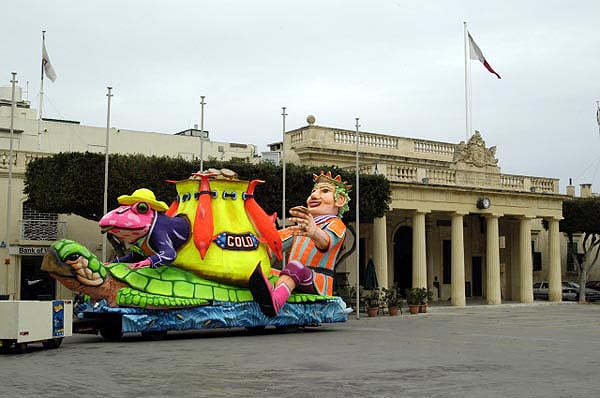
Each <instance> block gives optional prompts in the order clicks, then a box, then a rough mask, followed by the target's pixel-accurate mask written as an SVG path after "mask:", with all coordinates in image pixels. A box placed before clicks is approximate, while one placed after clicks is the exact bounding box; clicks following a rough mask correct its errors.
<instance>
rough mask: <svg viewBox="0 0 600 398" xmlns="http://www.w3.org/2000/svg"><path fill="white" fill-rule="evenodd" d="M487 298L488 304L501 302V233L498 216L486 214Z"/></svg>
mask: <svg viewBox="0 0 600 398" xmlns="http://www.w3.org/2000/svg"><path fill="white" fill-rule="evenodd" d="M486 232H487V233H486V250H485V252H486V255H485V262H486V271H487V272H486V285H485V287H486V298H487V303H488V304H500V303H501V302H502V298H501V294H500V234H499V232H498V216H496V215H493V214H490V215H488V216H486Z"/></svg>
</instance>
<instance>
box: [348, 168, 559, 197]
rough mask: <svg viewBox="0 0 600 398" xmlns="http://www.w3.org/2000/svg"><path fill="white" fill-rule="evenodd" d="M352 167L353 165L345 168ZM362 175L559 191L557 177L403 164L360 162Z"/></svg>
mask: <svg viewBox="0 0 600 398" xmlns="http://www.w3.org/2000/svg"><path fill="white" fill-rule="evenodd" d="M347 169H348V170H353V169H354V168H353V167H348V168H347ZM360 172H361V173H362V174H383V175H385V177H386V178H387V179H388V180H390V181H392V182H404V183H420V184H432V185H447V186H463V187H475V188H485V189H498V190H505V191H515V192H535V193H559V180H558V179H554V178H542V177H528V176H518V175H510V174H499V173H483V172H470V171H465V170H454V169H447V168H442V167H439V168H435V167H418V166H414V165H402V164H384V163H378V164H362V165H361V166H360Z"/></svg>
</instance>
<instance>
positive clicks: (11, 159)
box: [4, 72, 17, 294]
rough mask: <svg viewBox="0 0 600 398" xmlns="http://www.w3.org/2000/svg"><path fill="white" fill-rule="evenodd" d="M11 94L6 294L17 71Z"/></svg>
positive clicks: (14, 75) (13, 74) (14, 73)
mask: <svg viewBox="0 0 600 398" xmlns="http://www.w3.org/2000/svg"><path fill="white" fill-rule="evenodd" d="M11 74H12V80H11V83H12V94H11V105H10V139H9V140H10V144H9V150H8V187H7V190H6V192H7V193H6V196H7V198H6V237H5V239H6V257H5V258H4V264H5V265H6V294H9V292H8V277H9V275H8V274H9V268H8V267H9V266H10V207H11V195H12V165H13V133H14V123H15V108H16V107H17V103H16V102H15V84H17V73H16V72H12V73H11Z"/></svg>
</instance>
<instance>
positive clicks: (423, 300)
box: [418, 287, 433, 313]
mask: <svg viewBox="0 0 600 398" xmlns="http://www.w3.org/2000/svg"><path fill="white" fill-rule="evenodd" d="M418 289H419V293H418V295H419V312H423V313H425V312H427V303H428V302H429V301H430V300H431V299H432V298H433V292H432V291H430V290H427V288H426V287H421V288H418Z"/></svg>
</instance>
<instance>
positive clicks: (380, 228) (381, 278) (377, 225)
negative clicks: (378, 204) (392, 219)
mask: <svg viewBox="0 0 600 398" xmlns="http://www.w3.org/2000/svg"><path fill="white" fill-rule="evenodd" d="M373 262H374V263H375V272H376V273H377V282H379V287H380V288H382V287H389V286H388V262H387V234H386V216H385V215H383V217H377V218H375V219H374V220H373Z"/></svg>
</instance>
